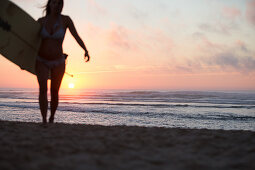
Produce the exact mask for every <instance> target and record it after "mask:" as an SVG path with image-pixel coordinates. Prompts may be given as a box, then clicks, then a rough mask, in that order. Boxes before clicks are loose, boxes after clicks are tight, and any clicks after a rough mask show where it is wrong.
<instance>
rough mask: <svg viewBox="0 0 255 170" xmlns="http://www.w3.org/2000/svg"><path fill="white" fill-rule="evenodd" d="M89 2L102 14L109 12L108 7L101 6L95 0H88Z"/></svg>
mask: <svg viewBox="0 0 255 170" xmlns="http://www.w3.org/2000/svg"><path fill="white" fill-rule="evenodd" d="M88 2H89V4H90V5H91V7H93V9H94V10H95V12H97V13H100V14H106V13H107V11H106V9H104V8H103V7H102V6H100V5H99V4H98V3H97V2H96V1H95V0H88Z"/></svg>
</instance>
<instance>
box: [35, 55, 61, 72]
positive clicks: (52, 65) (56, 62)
mask: <svg viewBox="0 0 255 170" xmlns="http://www.w3.org/2000/svg"><path fill="white" fill-rule="evenodd" d="M36 59H37V60H38V61H40V62H41V63H43V64H44V65H45V66H46V67H48V68H49V69H52V68H56V67H58V66H60V65H61V64H63V63H65V60H66V56H65V55H64V54H63V56H62V57H61V58H58V59H56V60H47V59H44V58H42V57H40V56H37V57H36Z"/></svg>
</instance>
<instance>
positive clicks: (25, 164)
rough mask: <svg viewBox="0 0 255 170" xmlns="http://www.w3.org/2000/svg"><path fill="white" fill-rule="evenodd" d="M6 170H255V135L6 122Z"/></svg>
mask: <svg viewBox="0 0 255 170" xmlns="http://www.w3.org/2000/svg"><path fill="white" fill-rule="evenodd" d="M0 169H1V170H4V169H19V170H21V169H26V170H33V169H42V170H46V169H82V170H84V169H104V170H105V169H110V170H114V169H127V170H133V169H146V170H147V169H155V170H156V169H157V170H160V169H177V170H178V169H203V170H208V169H217V170H220V169H222V170H226V169H238V170H239V169H253V170H254V169H255V132H250V131H223V130H205V129H203V130H198V129H177V128H176V129H174V128H148V127H128V126H95V125H71V124H61V123H55V124H49V125H47V126H43V125H42V124H39V123H24V122H8V121H0Z"/></svg>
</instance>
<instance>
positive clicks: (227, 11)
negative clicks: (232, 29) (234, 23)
mask: <svg viewBox="0 0 255 170" xmlns="http://www.w3.org/2000/svg"><path fill="white" fill-rule="evenodd" d="M223 15H224V16H226V17H228V18H230V19H236V18H237V17H239V16H241V11H240V10H239V9H237V8H234V7H225V8H224V9H223Z"/></svg>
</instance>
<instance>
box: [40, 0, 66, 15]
mask: <svg viewBox="0 0 255 170" xmlns="http://www.w3.org/2000/svg"><path fill="white" fill-rule="evenodd" d="M51 1H52V0H48V2H47V4H46V5H45V6H44V7H43V8H44V10H43V13H46V16H47V15H49V14H50V13H51V9H50V3H51ZM61 3H62V9H63V6H64V0H61ZM62 9H61V12H62Z"/></svg>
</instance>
